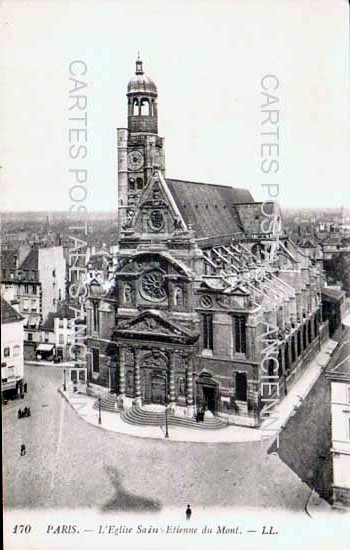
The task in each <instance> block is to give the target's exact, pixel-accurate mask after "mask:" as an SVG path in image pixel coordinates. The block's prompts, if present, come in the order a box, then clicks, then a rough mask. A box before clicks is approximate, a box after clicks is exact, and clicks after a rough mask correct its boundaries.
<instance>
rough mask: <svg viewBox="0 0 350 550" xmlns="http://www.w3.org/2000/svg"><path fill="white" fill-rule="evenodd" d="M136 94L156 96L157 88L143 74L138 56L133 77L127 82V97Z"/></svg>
mask: <svg viewBox="0 0 350 550" xmlns="http://www.w3.org/2000/svg"><path fill="white" fill-rule="evenodd" d="M137 93H146V94H150V95H153V96H156V95H157V86H156V85H155V83H154V82H153V80H152V79H151V78H150V77H149V76H147V75H146V74H145V73H144V71H143V63H142V61H141V59H140V56H139V55H138V57H137V60H136V70H135V76H134V77H133V78H131V79H130V80H129V84H128V93H127V95H130V94H137Z"/></svg>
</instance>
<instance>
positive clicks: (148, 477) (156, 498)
mask: <svg viewBox="0 0 350 550" xmlns="http://www.w3.org/2000/svg"><path fill="white" fill-rule="evenodd" d="M25 369H26V378H27V380H28V394H26V397H25V399H24V400H17V401H10V402H9V403H8V404H7V405H5V406H4V412H3V419H4V420H3V430H4V434H3V438H4V501H5V506H6V507H8V508H13V507H15V508H18V507H31V508H49V507H69V508H73V507H83V506H84V507H86V506H88V507H91V508H95V509H97V510H102V511H103V510H110V511H112V510H114V511H117V510H125V511H128V510H129V511H146V510H149V511H156V510H160V509H164V508H167V507H177V506H179V507H181V508H183V507H184V505H186V504H187V503H191V505H192V506H193V507H195V508H196V509H197V510H198V509H199V508H201V507H208V506H218V505H220V506H233V507H235V506H246V507H265V508H266V507H271V508H284V509H289V510H296V511H302V510H303V507H304V504H305V501H306V499H307V497H308V494H309V488H308V487H307V485H305V484H304V483H302V482H301V481H300V480H299V478H298V477H297V476H296V474H294V473H293V472H292V470H290V469H289V468H288V467H287V466H286V465H285V464H284V463H283V462H282V461H281V460H280V458H279V457H278V456H277V455H276V454H267V453H266V451H265V450H264V451H262V449H261V447H260V443H258V442H249V443H235V444H232V443H222V444H214V443H208V444H205V443H180V442H173V441H163V440H150V439H141V438H134V437H131V436H127V435H121V434H117V433H112V432H108V431H105V430H102V429H99V428H97V427H94V426H91V425H89V424H87V423H86V422H84V420H82V419H81V418H79V417H78V416H77V415H76V413H75V412H74V411H73V410H72V409H71V407H70V406H69V405H68V404H67V402H66V401H65V400H64V399H63V398H62V397H61V395H60V394H59V393H58V391H57V388H58V387H59V386H60V385H61V384H62V382H63V373H62V370H60V368H59V367H54V366H52V367H51V366H50V367H38V366H29V365H26V367H25ZM26 405H27V406H28V405H29V406H30V408H31V417H29V418H23V419H21V420H18V418H17V412H18V409H19V408H23V407H24V406H26ZM22 443H24V444H25V445H26V449H27V453H26V455H25V456H22V457H21V456H20V445H21V444H22Z"/></svg>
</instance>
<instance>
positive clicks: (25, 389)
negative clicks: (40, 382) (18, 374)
mask: <svg viewBox="0 0 350 550" xmlns="http://www.w3.org/2000/svg"><path fill="white" fill-rule="evenodd" d="M27 389H28V384H27V382H25V383H24V393H27Z"/></svg>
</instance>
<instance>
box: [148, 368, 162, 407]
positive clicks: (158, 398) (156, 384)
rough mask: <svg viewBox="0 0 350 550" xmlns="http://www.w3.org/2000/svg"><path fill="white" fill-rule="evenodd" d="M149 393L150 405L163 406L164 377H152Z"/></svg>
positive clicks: (159, 375)
mask: <svg viewBox="0 0 350 550" xmlns="http://www.w3.org/2000/svg"><path fill="white" fill-rule="evenodd" d="M151 393H152V403H157V404H159V405H165V402H166V395H165V376H162V375H161V374H159V373H156V374H154V375H153V376H152V388H151Z"/></svg>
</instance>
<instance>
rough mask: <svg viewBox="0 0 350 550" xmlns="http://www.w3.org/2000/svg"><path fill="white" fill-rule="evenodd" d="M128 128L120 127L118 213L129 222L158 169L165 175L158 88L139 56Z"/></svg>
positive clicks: (129, 92) (131, 89)
mask: <svg viewBox="0 0 350 550" xmlns="http://www.w3.org/2000/svg"><path fill="white" fill-rule="evenodd" d="M126 95H127V98H128V127H127V128H118V211H119V212H118V213H119V220H120V221H121V222H122V224H123V223H125V222H127V219H128V217H130V216H131V215H132V213H133V212H134V210H135V208H136V206H137V203H138V200H139V198H140V196H141V193H142V191H143V189H144V188H145V187H147V185H148V183H149V181H150V178H151V175H152V173H153V172H154V171H155V170H161V171H162V173H163V175H164V176H165V158H164V139H163V138H161V137H159V136H158V111H157V96H158V93H157V87H156V85H155V83H154V82H153V80H152V79H151V78H149V77H148V76H147V75H146V74H145V73H144V70H143V63H142V61H141V59H140V56H139V55H138V57H137V60H136V70H135V76H134V77H133V78H131V80H130V81H129V83H128V89H127V94H126Z"/></svg>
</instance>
